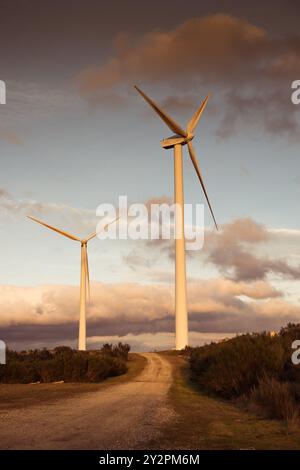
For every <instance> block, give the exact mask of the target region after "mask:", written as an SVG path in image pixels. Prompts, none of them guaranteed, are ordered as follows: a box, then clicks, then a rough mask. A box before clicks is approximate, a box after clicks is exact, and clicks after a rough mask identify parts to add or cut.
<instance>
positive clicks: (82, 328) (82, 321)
mask: <svg viewBox="0 0 300 470" xmlns="http://www.w3.org/2000/svg"><path fill="white" fill-rule="evenodd" d="M27 217H28V218H29V219H31V220H34V221H35V222H37V223H39V224H41V225H44V226H45V227H47V228H49V229H51V230H54V231H55V232H57V233H59V234H60V235H64V236H65V237H67V238H70V239H71V240H75V241H76V242H80V244H81V271H80V303H79V338H78V349H79V351H86V300H87V298H88V301H89V300H90V274H89V264H88V254H87V244H88V242H89V241H90V240H92V238H94V237H95V236H96V235H97V232H93V233H92V234H91V235H89V236H88V237H87V238H83V239H81V238H78V237H75V235H71V234H70V233H68V232H65V231H64V230H60V229H58V228H56V227H52V225H49V224H46V223H45V222H43V221H41V220H39V219H36V218H35V217H31V216H30V215H28V216H27ZM117 220H118V219H116V220H114V221H112V222H110V223H109V224H107V225H106V226H105V227H104V230H105V229H106V228H107V227H108V226H109V225H110V224H112V223H114V222H116V221H117Z"/></svg>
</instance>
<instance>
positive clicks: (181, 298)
mask: <svg viewBox="0 0 300 470" xmlns="http://www.w3.org/2000/svg"><path fill="white" fill-rule="evenodd" d="M134 88H135V89H136V90H137V91H138V92H139V93H140V94H141V95H142V97H143V98H144V99H145V100H146V101H147V103H149V105H150V106H151V107H152V108H153V109H154V111H155V112H156V113H157V114H158V115H159V116H160V118H161V119H162V120H163V121H164V122H165V124H166V125H167V126H168V127H169V129H171V131H172V132H174V133H175V135H172V136H171V137H169V138H168V139H164V140H162V141H161V146H162V147H163V148H164V149H170V148H174V199H175V204H176V205H175V207H176V210H175V233H176V238H175V323H176V325H175V347H176V349H178V350H180V349H183V348H185V347H186V346H188V313H187V295H186V263H185V238H184V195H183V171H182V147H183V145H186V144H187V146H188V151H189V155H190V158H191V160H192V163H193V165H194V168H195V171H196V173H197V176H198V178H199V181H200V184H201V186H202V189H203V192H204V195H205V198H206V201H207V204H208V207H209V210H210V212H211V215H212V218H213V221H214V224H215V226H216V229H218V226H217V223H216V219H215V216H214V213H213V210H212V207H211V204H210V202H209V199H208V195H207V191H206V188H205V185H204V181H203V178H202V174H201V171H200V167H199V163H198V160H197V157H196V154H195V151H194V148H193V146H192V142H191V141H192V139H193V138H194V130H195V128H196V126H197V124H198V121H199V119H200V117H201V114H202V112H203V111H204V108H205V106H206V103H207V101H208V98H209V96H207V97H206V98H205V99H204V101H203V103H202V104H201V106H200V107H199V109H198V110H197V111H196V112H195V114H194V115H193V117H192V118H191V120H190V121H189V122H188V124H187V128H186V130H183V129H182V128H181V127H180V126H179V125H178V124H177V123H176V122H175V121H174V120H173V119H172V118H171V117H170V116H168V115H167V113H165V111H163V110H162V109H161V108H160V107H159V106H158V105H157V104H156V103H154V101H152V100H151V99H150V98H149V97H148V96H147V95H145V93H143V92H142V90H140V89H139V88H138V87H137V86H134Z"/></svg>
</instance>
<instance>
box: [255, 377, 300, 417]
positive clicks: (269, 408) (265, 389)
mask: <svg viewBox="0 0 300 470" xmlns="http://www.w3.org/2000/svg"><path fill="white" fill-rule="evenodd" d="M247 401H248V402H249V403H250V404H253V405H255V406H256V407H257V410H258V412H259V413H260V414H263V415H264V416H266V417H267V418H272V419H283V420H286V421H295V420H296V418H298V416H299V408H298V405H297V403H296V400H295V395H294V393H293V390H292V388H291V386H290V384H289V383H287V382H279V381H278V380H276V379H274V378H273V377H268V376H267V375H265V376H264V377H261V378H260V379H259V381H258V384H257V386H256V387H255V388H254V389H253V390H252V391H251V392H250V394H249V396H248V397H247Z"/></svg>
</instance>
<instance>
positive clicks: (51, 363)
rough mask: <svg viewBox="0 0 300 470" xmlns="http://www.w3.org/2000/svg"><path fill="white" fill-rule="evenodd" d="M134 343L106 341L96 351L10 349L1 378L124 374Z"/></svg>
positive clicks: (96, 378)
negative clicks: (113, 343) (109, 342)
mask: <svg viewBox="0 0 300 470" xmlns="http://www.w3.org/2000/svg"><path fill="white" fill-rule="evenodd" d="M129 350H130V346H129V345H128V344H123V343H119V344H118V345H116V346H113V345H104V346H103V347H102V348H101V349H100V350H96V351H75V350H73V349H71V348H69V347H66V346H62V347H57V348H55V349H54V350H53V351H49V350H47V349H42V350H38V349H37V350H30V351H22V352H20V353H18V352H16V351H7V363H6V364H5V365H1V367H0V382H2V383H31V382H57V381H65V382H100V381H102V380H104V379H105V378H107V377H112V376H116V375H121V374H124V373H125V372H126V371H127V360H128V353H129Z"/></svg>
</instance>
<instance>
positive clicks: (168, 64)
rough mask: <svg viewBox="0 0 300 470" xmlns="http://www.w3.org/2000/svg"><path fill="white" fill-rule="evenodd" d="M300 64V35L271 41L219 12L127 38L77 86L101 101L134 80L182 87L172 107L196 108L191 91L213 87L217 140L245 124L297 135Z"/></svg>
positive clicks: (242, 21)
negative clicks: (294, 89) (294, 85)
mask: <svg viewBox="0 0 300 470" xmlns="http://www.w3.org/2000/svg"><path fill="white" fill-rule="evenodd" d="M299 66H300V36H297V35H293V36H284V37H280V38H279V37H273V36H272V35H270V33H269V32H268V31H267V30H266V29H264V28H262V27H260V26H257V25H256V24H254V23H251V22H249V21H248V20H245V19H244V18H239V17H235V16H230V15H228V14H223V13H218V14H214V15H208V16H202V17H198V18H193V19H188V20H186V21H184V22H182V23H179V24H178V25H177V26H176V27H174V28H173V29H168V30H166V29H165V30H159V31H153V32H150V33H149V32H147V33H145V34H144V35H143V36H142V37H135V38H132V37H130V39H129V38H128V37H127V36H126V35H124V34H123V33H122V34H121V35H119V36H117V37H116V39H115V53H114V54H113V55H112V56H111V57H110V58H109V59H108V60H107V61H106V62H104V63H101V65H99V66H94V65H93V66H91V67H87V68H86V69H84V70H83V71H82V72H81V73H80V74H79V76H78V83H79V88H80V90H81V92H82V93H83V94H85V95H87V96H89V95H92V96H98V97H99V96H105V90H111V89H114V87H118V86H119V85H125V86H126V87H127V86H128V84H130V83H135V82H138V83H143V85H144V84H145V85H146V86H147V85H149V84H156V85H158V84H159V85H168V86H170V87H171V88H173V89H174V88H175V89H176V95H174V96H169V97H168V98H167V99H166V100H165V105H166V107H167V109H169V107H168V105H169V106H170V109H171V110H172V109H173V108H174V107H175V108H177V109H178V108H187V107H190V105H191V97H190V96H187V97H186V96H185V93H186V88H188V89H191V88H192V89H193V90H195V89H200V88H201V89H202V90H203V88H207V89H209V90H211V88H213V90H214V91H215V94H216V95H217V99H218V101H221V102H222V105H221V103H220V102H219V104H218V106H219V107H220V110H219V111H222V113H221V114H222V115H223V118H222V121H221V124H220V127H219V129H218V135H219V136H222V137H228V136H229V135H231V134H232V133H233V131H234V130H235V126H236V125H237V124H238V123H239V122H241V119H242V122H243V123H244V124H247V125H249V124H250V126H256V127H259V129H260V130H261V131H267V132H270V133H273V134H276V135H278V134H288V135H289V136H290V135H293V136H296V135H297V133H298V131H299V122H298V120H297V114H296V111H297V108H296V106H294V105H293V104H292V103H291V99H290V96H291V82H292V81H293V80H295V79H296V78H297V77H298V71H299ZM103 93H104V94H103ZM178 94H179V95H178ZM180 94H181V96H180Z"/></svg>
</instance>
